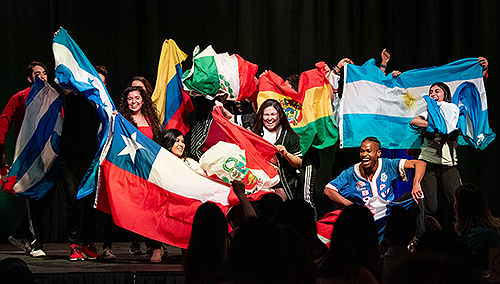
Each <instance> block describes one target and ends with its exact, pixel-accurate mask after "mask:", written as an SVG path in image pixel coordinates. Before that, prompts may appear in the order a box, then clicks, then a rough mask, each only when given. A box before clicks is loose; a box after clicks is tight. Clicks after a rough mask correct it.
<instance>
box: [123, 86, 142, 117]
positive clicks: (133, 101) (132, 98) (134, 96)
mask: <svg viewBox="0 0 500 284" xmlns="http://www.w3.org/2000/svg"><path fill="white" fill-rule="evenodd" d="M143 104H144V102H143V101H142V96H141V93H139V91H132V92H130V93H128V95H127V105H128V109H129V110H130V111H131V112H132V114H137V113H139V112H141V108H142V105H143Z"/></svg>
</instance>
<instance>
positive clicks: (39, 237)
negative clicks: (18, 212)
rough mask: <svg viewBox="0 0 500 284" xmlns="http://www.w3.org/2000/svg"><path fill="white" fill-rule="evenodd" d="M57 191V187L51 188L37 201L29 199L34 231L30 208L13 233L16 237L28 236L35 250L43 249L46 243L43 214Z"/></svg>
mask: <svg viewBox="0 0 500 284" xmlns="http://www.w3.org/2000/svg"><path fill="white" fill-rule="evenodd" d="M55 193H56V187H54V188H52V189H51V190H49V191H48V192H47V193H46V194H45V195H44V196H42V197H41V198H40V199H38V200H36V201H35V200H33V199H28V200H27V201H28V204H27V206H29V213H31V222H32V224H33V233H32V232H31V231H30V225H29V216H28V210H26V213H25V214H24V217H23V219H22V220H21V223H19V226H17V228H16V229H15V230H14V232H13V233H12V237H14V238H16V239H22V238H26V239H27V240H28V241H29V242H30V243H32V248H34V249H35V250H37V249H43V244H44V243H45V224H44V222H43V216H44V215H45V212H47V210H48V209H49V207H50V205H51V204H52V201H53V200H54V194H55ZM25 204H26V203H25ZM27 209H28V208H27ZM33 241H34V242H33Z"/></svg>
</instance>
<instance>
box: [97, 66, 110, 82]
mask: <svg viewBox="0 0 500 284" xmlns="http://www.w3.org/2000/svg"><path fill="white" fill-rule="evenodd" d="M94 68H95V71H97V73H99V74H101V75H102V76H104V82H103V83H104V84H106V83H107V82H108V69H107V68H106V66H104V65H96V66H95V67H94Z"/></svg>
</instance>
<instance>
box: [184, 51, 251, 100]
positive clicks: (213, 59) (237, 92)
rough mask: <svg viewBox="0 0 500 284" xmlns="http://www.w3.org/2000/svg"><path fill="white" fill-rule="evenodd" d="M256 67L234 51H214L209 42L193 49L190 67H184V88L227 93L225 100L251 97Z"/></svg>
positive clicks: (203, 92)
mask: <svg viewBox="0 0 500 284" xmlns="http://www.w3.org/2000/svg"><path fill="white" fill-rule="evenodd" d="M257 69H258V66H257V65H256V64H253V63H251V62H248V61H246V60H244V59H243V58H242V57H241V56H239V55H238V54H233V55H229V54H228V53H227V52H226V53H216V52H215V51H214V49H213V48H212V46H211V45H209V46H208V47H207V48H206V49H205V50H203V51H202V52H200V47H199V46H197V47H195V49H194V51H193V67H192V68H191V69H189V70H187V71H186V72H185V73H184V75H183V77H182V83H183V85H184V88H185V89H187V90H189V91H194V92H198V93H202V94H206V95H211V96H215V95H217V94H220V95H223V94H227V95H228V97H227V99H228V100H232V101H240V100H245V99H248V98H250V97H251V95H252V94H253V93H254V92H255V90H256V89H257V84H256V82H255V81H254V77H255V74H256V73H257Z"/></svg>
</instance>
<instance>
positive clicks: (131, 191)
mask: <svg viewBox="0 0 500 284" xmlns="http://www.w3.org/2000/svg"><path fill="white" fill-rule="evenodd" d="M110 127H111V130H110V137H109V139H108V144H107V145H106V147H105V149H104V151H103V154H104V155H105V158H104V160H103V162H102V164H101V167H100V179H99V180H100V187H99V189H98V190H97V199H96V208H97V209H100V210H102V211H103V212H105V213H108V214H111V215H112V216H113V220H114V221H115V223H116V224H117V225H118V226H120V227H122V228H125V229H127V230H130V231H132V232H135V233H138V234H141V235H143V236H146V237H148V238H151V239H154V240H157V241H160V242H163V243H167V244H171V245H174V246H177V247H181V248H187V247H188V244H189V237H190V234H191V226H192V223H193V217H194V214H195V212H196V210H197V209H198V207H199V206H200V205H201V204H202V203H203V202H206V201H210V202H214V203H216V204H217V205H218V206H219V207H220V208H221V209H222V211H223V212H224V213H227V211H228V209H229V208H230V206H231V205H233V204H236V202H237V198H236V196H235V194H234V193H233V192H232V190H231V187H230V186H229V185H227V184H225V183H223V182H220V181H216V180H212V179H210V178H207V177H205V176H202V175H199V174H197V173H196V172H194V171H193V170H191V169H190V168H189V167H188V166H187V165H185V164H184V163H183V162H182V161H181V159H179V158H178V157H176V156H175V155H173V154H172V153H171V152H169V151H167V150H165V149H164V148H162V147H160V146H159V145H158V144H156V143H155V142H153V141H152V140H151V139H149V138H147V137H146V136H145V135H144V134H142V133H141V132H140V131H138V130H137V128H135V127H133V126H132V125H131V124H130V123H129V122H128V121H127V120H126V119H125V118H123V117H122V116H121V115H120V114H118V115H117V116H114V118H113V119H112V121H111V126H110Z"/></svg>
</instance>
